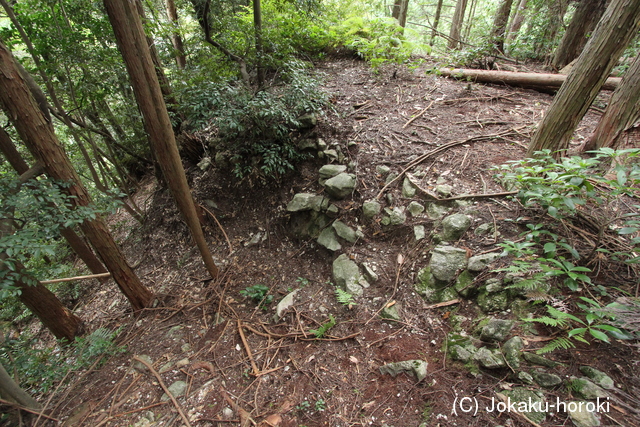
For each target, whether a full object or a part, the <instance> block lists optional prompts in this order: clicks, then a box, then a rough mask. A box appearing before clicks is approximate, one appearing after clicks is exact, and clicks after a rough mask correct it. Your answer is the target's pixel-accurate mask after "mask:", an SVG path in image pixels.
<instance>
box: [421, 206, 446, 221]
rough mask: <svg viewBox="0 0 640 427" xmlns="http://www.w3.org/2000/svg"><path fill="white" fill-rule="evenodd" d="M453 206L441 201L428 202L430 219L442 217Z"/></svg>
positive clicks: (427, 208) (427, 209)
mask: <svg viewBox="0 0 640 427" xmlns="http://www.w3.org/2000/svg"><path fill="white" fill-rule="evenodd" d="M450 209H451V208H450V207H448V206H446V205H444V204H439V203H428V204H426V212H427V216H428V217H429V219H432V220H436V219H440V218H442V217H443V216H444V215H446V214H447V212H449V210H450Z"/></svg>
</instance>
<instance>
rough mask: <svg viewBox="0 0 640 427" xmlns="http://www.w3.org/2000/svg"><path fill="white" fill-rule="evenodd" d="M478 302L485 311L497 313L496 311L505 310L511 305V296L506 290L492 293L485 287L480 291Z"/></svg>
mask: <svg viewBox="0 0 640 427" xmlns="http://www.w3.org/2000/svg"><path fill="white" fill-rule="evenodd" d="M476 302H477V304H478V307H480V309H481V310H482V311H483V312H485V313H495V312H496V311H504V310H506V309H507V308H508V307H509V296H508V295H507V292H506V291H502V292H494V293H491V292H487V290H486V289H485V290H484V291H481V292H480V294H479V295H478V298H477V299H476Z"/></svg>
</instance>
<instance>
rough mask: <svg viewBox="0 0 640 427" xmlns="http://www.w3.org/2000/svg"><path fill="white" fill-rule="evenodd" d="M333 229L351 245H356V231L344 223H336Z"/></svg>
mask: <svg viewBox="0 0 640 427" xmlns="http://www.w3.org/2000/svg"><path fill="white" fill-rule="evenodd" d="M332 226H333V229H334V230H335V231H336V234H337V235H338V236H340V237H341V238H343V239H344V240H346V241H347V242H349V243H355V242H356V240H357V239H358V237H357V236H356V231H355V230H354V229H353V228H351V227H349V226H348V225H347V224H345V223H344V222H342V221H334V222H333V225H332Z"/></svg>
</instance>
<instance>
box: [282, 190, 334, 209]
mask: <svg viewBox="0 0 640 427" xmlns="http://www.w3.org/2000/svg"><path fill="white" fill-rule="evenodd" d="M328 207H329V199H327V198H326V197H324V196H318V195H316V194H311V193H298V194H295V195H294V196H293V199H292V200H291V201H290V202H289V204H288V205H287V211H288V212H303V211H310V210H313V211H316V212H321V211H324V210H326V209H327V208H328Z"/></svg>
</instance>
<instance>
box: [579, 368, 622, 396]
mask: <svg viewBox="0 0 640 427" xmlns="http://www.w3.org/2000/svg"><path fill="white" fill-rule="evenodd" d="M580 372H582V373H583V374H585V375H586V376H587V377H589V379H590V380H591V381H593V382H594V383H595V384H597V385H599V386H600V387H602V388H604V389H607V390H613V389H614V388H615V384H614V382H613V379H611V377H610V376H608V375H607V374H605V373H604V372H602V371H599V370H597V369H595V368H592V367H591V366H581V367H580Z"/></svg>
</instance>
